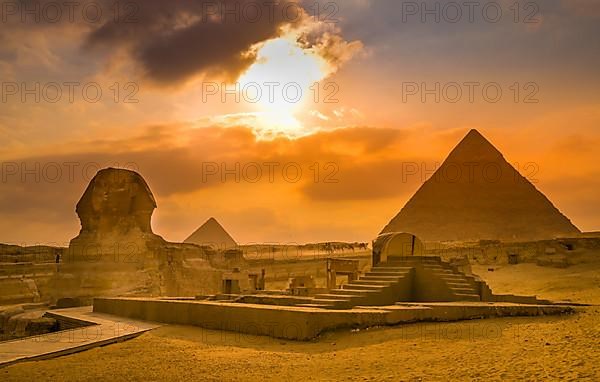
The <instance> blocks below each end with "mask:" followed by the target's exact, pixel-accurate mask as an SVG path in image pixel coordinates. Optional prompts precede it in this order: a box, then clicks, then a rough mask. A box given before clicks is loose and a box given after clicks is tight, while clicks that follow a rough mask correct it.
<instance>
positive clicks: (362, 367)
mask: <svg viewBox="0 0 600 382" xmlns="http://www.w3.org/2000/svg"><path fill="white" fill-rule="evenodd" d="M488 268H490V267H488V266H474V272H475V273H478V274H480V275H481V276H482V277H483V278H485V279H486V281H487V282H488V283H489V284H490V286H491V287H492V288H493V289H494V290H497V291H498V292H500V293H502V292H511V293H519V294H533V293H535V294H537V295H538V296H541V297H544V298H550V299H555V300H571V301H573V302H580V303H588V304H596V305H592V306H588V307H581V308H579V309H578V313H576V314H573V315H568V316H560V317H538V318H501V319H489V320H474V321H464V322H457V323H427V324H414V325H404V326H397V327H384V328H374V329H369V330H362V331H348V330H345V331H338V332H332V333H325V334H323V335H322V336H321V337H320V338H319V339H318V340H316V341H312V342H306V343H302V342H290V341H282V340H277V339H273V338H269V337H256V336H250V335H240V334H236V333H231V332H217V331H209V330H205V329H200V328H194V327H183V326H165V327H162V328H160V329H157V330H154V331H152V332H149V333H146V334H144V335H142V336H140V337H138V338H136V339H133V340H130V341H127V342H123V343H119V344H114V345H109V346H106V347H102V348H96V349H92V350H89V351H85V352H82V353H78V354H73V355H69V356H64V357H61V358H56V359H51V360H45V361H38V362H34V363H21V364H17V365H14V366H10V367H7V368H5V369H2V370H0V375H1V378H2V380H4V381H24V380H29V381H33V380H61V381H69V380H84V381H98V380H111V381H126V380H146V381H159V380H166V379H169V380H181V381H185V380H215V381H223V380H226V381H229V380H264V379H269V380H287V381H296V380H390V381H398V380H401V381H402V380H406V381H421V380H422V381H438V380H439V381H443V380H459V381H460V380H476V381H477V380H480V381H500V380H531V381H536V380H539V381H548V380H573V381H574V380H578V381H579V380H582V381H597V380H600V366H599V365H600V346H599V345H598V338H599V336H600V321H599V319H598V317H599V314H600V306H598V304H600V262H598V261H593V262H589V263H586V264H578V265H574V266H571V267H569V268H566V269H558V268H546V267H540V266H537V265H534V264H520V265H514V266H494V267H493V268H494V271H493V272H491V271H489V270H488Z"/></svg>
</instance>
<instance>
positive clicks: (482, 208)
mask: <svg viewBox="0 0 600 382" xmlns="http://www.w3.org/2000/svg"><path fill="white" fill-rule="evenodd" d="M386 232H410V233H413V234H415V235H416V236H418V237H420V238H421V239H423V240H425V241H429V242H432V241H467V240H482V239H491V240H506V241H515V240H539V239H550V238H554V237H556V236H562V235H572V234H578V233H580V231H579V229H577V227H575V226H574V225H573V223H571V221H570V220H569V219H568V218H567V217H565V216H564V215H563V214H562V213H561V212H560V211H559V210H558V209H557V208H556V207H554V205H553V204H552V203H551V202H550V201H549V200H548V199H547V198H546V197H545V196H544V194H542V193H541V192H540V191H538V190H537V189H536V188H535V187H534V185H533V184H531V182H529V181H528V180H527V179H526V178H524V177H523V176H521V175H520V174H519V172H518V171H517V170H515V168H514V167H513V166H512V165H511V164H509V163H508V162H507V161H506V160H505V159H504V157H503V156H502V154H501V153H500V152H499V151H498V150H497V149H496V148H495V147H494V146H493V145H492V144H491V143H490V142H489V141H488V140H487V139H485V138H484V137H483V136H482V135H481V134H480V133H479V132H478V131H477V130H471V131H470V132H469V134H467V136H466V137H465V138H464V139H463V140H462V141H461V142H460V143H459V144H458V146H456V148H455V149H454V150H453V151H452V152H451V153H450V155H449V156H448V158H447V159H446V161H445V162H444V163H443V164H442V166H441V167H440V168H439V169H438V170H437V171H436V172H435V174H434V175H433V176H432V177H431V178H430V179H429V180H427V182H425V183H424V184H423V185H422V186H421V188H420V189H419V190H418V191H417V193H416V194H415V195H414V196H413V197H412V199H410V200H409V201H408V203H407V204H406V205H405V206H404V208H402V210H401V211H400V213H399V214H398V215H397V216H396V217H395V218H394V219H392V221H391V222H390V223H389V224H388V225H387V226H386V227H385V228H384V229H383V231H382V233H386Z"/></svg>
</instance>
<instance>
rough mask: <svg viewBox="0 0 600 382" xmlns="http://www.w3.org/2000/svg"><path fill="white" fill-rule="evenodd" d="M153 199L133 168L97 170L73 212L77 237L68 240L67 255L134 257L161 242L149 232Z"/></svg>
mask: <svg viewBox="0 0 600 382" xmlns="http://www.w3.org/2000/svg"><path fill="white" fill-rule="evenodd" d="M155 208H156V201H155V199H154V196H153V195H152V191H150V188H149V187H148V184H147V183H146V181H145V180H144V179H143V178H142V176H141V175H140V174H138V173H137V172H135V171H130V170H123V169H115V168H107V169H104V170H100V171H99V172H98V173H97V174H96V176H95V177H94V178H93V179H92V181H91V182H90V184H89V186H88V187H87V189H86V190H85V192H84V194H83V196H82V197H81V200H80V201H79V203H77V208H76V212H77V215H78V216H79V219H80V221H81V232H80V233H79V236H77V237H76V238H74V239H73V240H71V243H70V246H69V254H68V255H69V256H73V257H74V258H75V259H76V260H77V259H80V258H82V257H84V258H89V257H95V260H100V259H99V258H98V257H102V256H106V255H108V256H113V257H112V258H111V259H114V256H119V258H122V257H124V256H132V257H133V256H137V255H139V254H144V253H145V252H147V251H152V250H153V249H154V248H155V247H156V246H159V245H162V244H164V243H165V241H164V240H163V239H162V238H161V237H160V236H158V235H155V234H154V233H153V232H152V227H151V218H152V213H153V212H154V209H155Z"/></svg>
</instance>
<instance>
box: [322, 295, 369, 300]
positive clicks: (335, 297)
mask: <svg viewBox="0 0 600 382" xmlns="http://www.w3.org/2000/svg"><path fill="white" fill-rule="evenodd" d="M357 297H362V296H361V295H357V294H318V295H316V296H315V299H318V300H338V299H339V300H348V301H349V300H352V299H353V298H357Z"/></svg>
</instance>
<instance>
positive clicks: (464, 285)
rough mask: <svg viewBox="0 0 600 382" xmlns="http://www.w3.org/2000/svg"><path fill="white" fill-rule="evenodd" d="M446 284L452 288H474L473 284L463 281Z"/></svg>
mask: <svg viewBox="0 0 600 382" xmlns="http://www.w3.org/2000/svg"><path fill="white" fill-rule="evenodd" d="M446 285H448V287H450V288H473V286H472V285H471V284H469V283H463V282H447V283H446Z"/></svg>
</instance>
